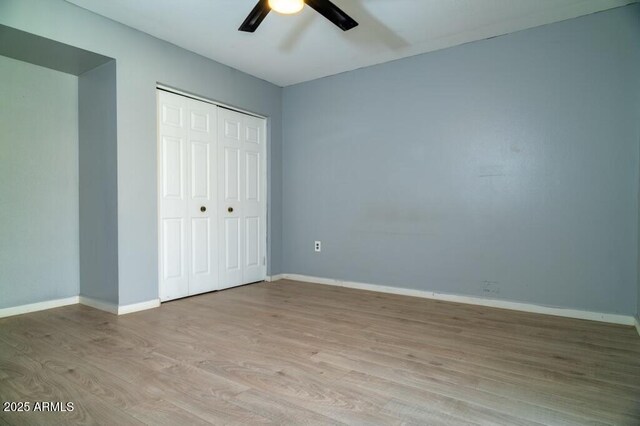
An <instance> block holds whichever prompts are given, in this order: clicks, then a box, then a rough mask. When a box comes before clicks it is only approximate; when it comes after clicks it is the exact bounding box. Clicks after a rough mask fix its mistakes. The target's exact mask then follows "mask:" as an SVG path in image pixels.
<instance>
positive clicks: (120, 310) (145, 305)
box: [80, 296, 160, 315]
mask: <svg viewBox="0 0 640 426" xmlns="http://www.w3.org/2000/svg"><path fill="white" fill-rule="evenodd" d="M80 303H81V304H83V305H87V306H90V307H92V308H95V309H100V310H101V311H106V312H109V313H112V314H116V315H125V314H130V313H133V312H138V311H144V310H146V309H152V308H157V307H158V306H160V299H153V300H147V301H146V302H140V303H132V304H131V305H120V306H118V305H116V304H115V303H109V302H103V301H101V300H97V299H92V298H90V297H85V296H80Z"/></svg>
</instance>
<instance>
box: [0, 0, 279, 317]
mask: <svg viewBox="0 0 640 426" xmlns="http://www.w3.org/2000/svg"><path fill="white" fill-rule="evenodd" d="M0 24H3V25H6V26H10V27H13V28H17V29H20V30H22V31H27V32H30V33H33V34H36V35H39V36H42V37H47V38H50V39H53V40H56V41H59V42H62V43H66V44H70V45H72V46H76V47H80V48H83V49H86V50H89V51H92V52H96V53H99V54H102V55H105V56H108V57H111V58H115V59H116V61H117V73H116V80H117V122H118V132H117V139H118V145H117V160H118V173H117V182H118V188H117V189H118V286H119V290H118V293H119V297H118V298H119V303H120V304H121V305H126V304H130V303H136V302H142V301H146V300H150V299H153V298H157V297H158V276H157V275H158V273H157V271H158V250H157V248H158V241H157V198H156V95H155V87H156V83H157V82H160V83H164V84H166V85H169V86H172V87H176V88H180V89H182V90H185V91H188V92H192V93H196V94H199V95H201V96H204V97H208V98H211V99H214V100H218V101H221V102H224V103H227V104H230V105H234V106H237V107H239V108H243V109H245V110H248V111H253V112H256V113H259V114H262V115H265V116H268V117H269V121H268V123H269V129H270V132H271V134H270V145H269V164H268V169H269V170H268V188H269V193H268V197H269V212H268V214H269V221H270V223H269V224H268V226H269V253H268V259H269V264H268V269H269V273H279V272H280V271H281V260H282V259H281V229H282V222H281V218H282V215H281V210H280V209H281V201H282V194H281V181H282V177H281V163H280V161H281V139H282V118H281V112H282V90H281V88H279V87H277V86H275V85H272V84H270V83H267V82H265V81H263V80H260V79H258V78H255V77H251V76H249V75H247V74H244V73H242V72H240V71H237V70H235V69H232V68H229V67H227V66H224V65H221V64H219V63H217V62H214V61H211V60H208V59H205V58H203V57H201V56H198V55H196V54H194V53H191V52H188V51H186V50H184V49H180V48H178V47H176V46H174V45H171V44H169V43H166V42H163V41H160V40H158V39H155V38H153V37H151V36H148V35H146V34H143V33H141V32H138V31H135V30H133V29H131V28H128V27H126V26H123V25H120V24H117V23H115V22H113V21H111V20H108V19H106V18H103V17H100V16H98V15H95V14H93V13H90V12H88V11H86V10H84V9H81V8H79V7H76V6H74V5H71V4H69V3H67V2H64V1H63V0H0ZM214 42H218V41H215V40H212V43H214Z"/></svg>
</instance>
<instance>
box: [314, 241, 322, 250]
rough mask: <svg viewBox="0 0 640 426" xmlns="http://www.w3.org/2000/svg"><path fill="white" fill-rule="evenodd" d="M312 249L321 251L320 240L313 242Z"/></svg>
mask: <svg viewBox="0 0 640 426" xmlns="http://www.w3.org/2000/svg"><path fill="white" fill-rule="evenodd" d="M313 249H314V250H315V251H317V252H321V251H322V241H316V242H315V243H314V244H313Z"/></svg>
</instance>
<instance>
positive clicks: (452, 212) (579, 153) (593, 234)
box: [283, 5, 640, 314]
mask: <svg viewBox="0 0 640 426" xmlns="http://www.w3.org/2000/svg"><path fill="white" fill-rule="evenodd" d="M639 18H640V6H638V5H633V6H628V7H624V8H619V9H615V10H611V11H607V12H603V13H598V14H594V15H590V16H586V17H582V18H578V19H573V20H570V21H565V22H561V23H557V24H552V25H547V26H544V27H539V28H535V29H531V30H526V31H522V32H519V33H515V34H511V35H507V36H502V37H498V38H494V39H491V40H486V41H480V42H476V43H470V44H467V45H463V46H459V47H454V48H450V49H446V50H441V51H438V52H433V53H428V54H425V55H421V56H416V57H412V58H408V59H404V60H399V61H396V62H392V63H388V64H383V65H379V66H373V67H370V68H365V69H360V70H356V71H353V72H348V73H344V74H340V75H337V76H333V77H328V78H324V79H320V80H316V81H312V82H308V83H303V84H300V85H296V86H292V87H287V88H285V89H284V98H283V103H284V112H283V122H284V129H285V132H284V147H283V167H284V169H283V193H284V199H283V223H284V224H285V226H284V230H283V259H284V265H283V270H284V271H285V272H289V273H299V274H306V275H312V276H320V277H328V278H335V279H343V280H351V281H361V282H367V283H375V284H383V285H390V286H399V287H407V288H414V289H422V290H429V291H436V292H443V293H453V294H461V295H473V296H486V297H491V298H499V299H507V300H516V301H523V302H528V303H536V304H543V305H552V306H561V307H572V308H579V309H586V310H593V311H601V312H610V313H622V314H632V313H634V312H635V311H636V299H637V296H636V294H637V291H638V290H637V287H636V285H637V284H636V283H637V271H636V269H637V260H638V257H637V252H638V232H637V231H638V170H639V164H638V158H639V153H638V149H639V147H638V141H639V123H640V44H639V40H640V19H639ZM314 240H321V241H322V243H323V246H322V247H323V250H322V253H319V254H316V253H314V251H313V241H314Z"/></svg>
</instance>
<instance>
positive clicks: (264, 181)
mask: <svg viewBox="0 0 640 426" xmlns="http://www.w3.org/2000/svg"><path fill="white" fill-rule="evenodd" d="M159 91H164V92H169V93H172V94H175V95H179V96H183V97H186V98H189V99H194V100H197V101H201V102H205V103H208V104H211V105H214V106H216V107H222V108H225V109H230V110H232V111H236V112H239V113H242V114H246V115H249V116H252V117H256V118H259V119H262V120H264V127H263V128H264V129H265V134H264V136H265V138H264V144H263V148H262V161H261V169H262V173H261V176H260V180H261V187H262V188H263V189H264V191H263V194H262V195H263V197H264V202H263V203H262V211H261V217H262V220H263V223H264V224H265V230H264V234H263V235H264V237H263V241H262V242H261V245H262V247H263V258H264V261H263V267H264V279H265V280H267V279H268V275H267V265H268V262H269V251H268V247H269V246H268V242H269V227H268V210H269V199H268V192H269V183H268V179H267V177H268V164H269V161H268V158H267V157H268V155H269V148H268V144H269V143H270V139H271V136H270V125H269V118H268V117H265V116H263V115H260V114H256V113H254V112H250V111H247V110H243V109H240V108H237V107H234V106H231V105H227V104H225V103H222V102H218V101H215V100H212V99H208V98H205V97H201V96H198V95H194V94H192V93H189V92H185V91H182V90H179V89H176V88H173V87H170V86H166V85H163V84H157V85H156V111H157V108H158V103H159V96H158V92H159ZM159 126H160V123H159V121H158V117H157V114H156V157H157V161H156V182H157V186H156V188H157V189H156V190H157V196H156V198H157V206H156V209H157V210H156V218H157V221H158V222H157V226H156V228H157V237H158V240H157V243H158V250H157V252H158V256H157V259H158V268H157V271H158V296H159V297H160V294H161V282H162V280H161V278H162V275H161V274H162V267H163V263H162V257H161V256H162V253H161V240H160V238H161V230H160V197H161V192H160V191H161V185H162V181H161V164H160V162H161V151H160V140H159ZM215 172H216V173H218V170H217V164H216V171H215ZM217 201H219V200H216V202H217ZM219 232H220V229H218V233H219ZM221 249H222V247H218V251H220V250H221ZM217 288H218V290H220V289H221V288H220V283H219V282H218V283H217Z"/></svg>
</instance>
